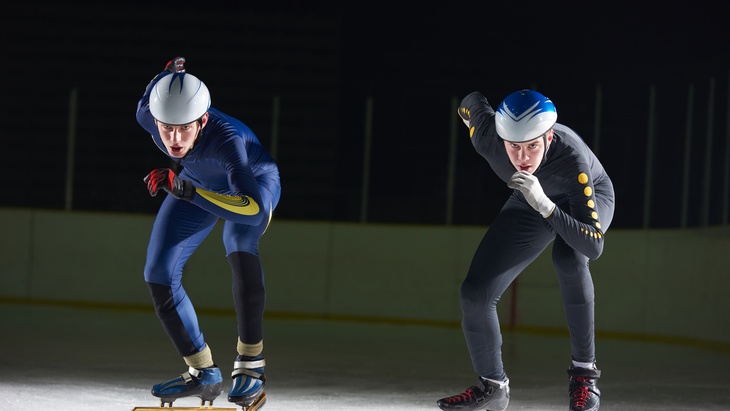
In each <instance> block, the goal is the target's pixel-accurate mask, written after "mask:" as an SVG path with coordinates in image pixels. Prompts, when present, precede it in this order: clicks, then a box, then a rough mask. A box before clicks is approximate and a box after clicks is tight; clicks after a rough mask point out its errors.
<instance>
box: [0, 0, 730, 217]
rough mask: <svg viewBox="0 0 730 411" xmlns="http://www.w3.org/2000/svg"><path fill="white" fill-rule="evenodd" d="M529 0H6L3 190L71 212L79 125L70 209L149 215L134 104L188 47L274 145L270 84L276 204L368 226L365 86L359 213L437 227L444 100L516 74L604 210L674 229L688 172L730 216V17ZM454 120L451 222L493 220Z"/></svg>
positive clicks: (148, 159) (159, 156)
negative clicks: (598, 165)
mask: <svg viewBox="0 0 730 411" xmlns="http://www.w3.org/2000/svg"><path fill="white" fill-rule="evenodd" d="M512 3H514V2H512ZM536 4H539V5H534V4H526V3H519V4H517V3H515V4H511V3H510V2H500V3H490V2H478V3H473V4H470V3H458V2H452V3H451V5H448V6H444V5H437V6H426V5H425V3H414V4H411V5H409V6H407V5H404V4H403V3H396V2H393V3H392V4H385V5H376V4H374V3H362V4H361V5H360V3H353V2H347V3H344V2H343V3H336V2H312V3H311V4H310V3H309V2H300V1H288V2H278V3H276V4H275V5H250V4H249V2H207V3H203V2H200V3H194V4H193V3H188V2H167V3H160V2H149V3H143V2H126V3H108V4H107V3H101V2H99V3H90V2H68V1H66V2H64V1H59V2H55V3H51V4H46V3H36V2H33V1H29V2H21V3H17V4H14V5H13V7H12V8H9V9H5V10H3V13H2V14H1V16H0V33H1V34H2V39H3V52H2V56H3V57H2V60H1V61H2V64H1V65H0V70H1V71H0V78H2V80H3V82H2V84H3V85H2V91H3V93H2V107H0V124H1V125H2V128H1V129H0V130H1V131H0V133H1V134H0V139H1V141H2V147H3V150H2V158H3V159H2V162H1V164H0V172H2V175H3V176H4V183H3V186H4V189H3V190H1V191H0V206H11V207H33V208H50V209H63V208H65V204H66V201H65V200H66V186H67V181H66V175H67V172H66V169H67V165H68V164H69V161H68V158H69V149H68V140H69V139H68V136H69V124H75V136H76V137H75V146H74V149H73V151H72V154H73V156H72V164H73V178H72V186H71V187H72V188H73V197H72V201H71V203H72V207H71V208H72V209H74V210H90V211H105V212H125V213H154V212H155V211H156V210H157V207H158V206H159V202H160V201H161V198H150V197H149V195H148V194H147V192H146V189H145V187H144V184H143V183H142V177H144V175H146V174H147V173H148V172H149V170H150V169H152V168H157V167H163V166H167V165H168V163H169V160H168V158H167V157H166V156H165V155H164V154H163V153H161V152H160V151H159V150H158V149H157V148H156V147H155V146H154V145H153V144H152V142H151V141H150V138H149V136H148V135H147V134H146V133H145V132H144V130H142V128H141V127H139V125H138V124H137V123H136V121H135V117H134V112H135V108H136V102H137V99H138V98H139V97H140V96H141V93H142V92H143V90H144V87H145V86H146V84H147V82H149V80H150V79H151V78H152V77H153V76H154V75H155V74H157V73H158V72H159V71H161V70H162V69H163V68H164V65H165V63H166V62H167V61H168V60H169V59H170V58H172V57H174V56H177V55H182V56H185V57H186V58H187V60H188V64H187V68H188V71H189V72H191V73H193V74H195V75H196V76H198V77H200V78H201V79H202V80H203V81H205V83H206V84H207V85H208V87H209V89H210V90H211V94H212V100H213V105H214V106H215V107H217V108H219V109H221V110H222V111H224V112H226V113H228V114H231V115H233V116H235V117H238V118H240V119H241V120H243V121H244V122H245V123H247V124H248V125H249V126H250V127H251V128H252V129H253V130H254V132H255V133H256V134H257V135H258V137H259V138H260V140H261V141H262V143H263V144H264V146H265V147H267V148H274V147H272V144H273V141H272V133H273V131H274V127H273V121H274V115H273V111H272V107H273V101H274V100H275V99H278V101H280V108H281V111H280V117H279V123H278V140H277V142H276V154H275V157H276V160H277V162H278V164H279V167H280V171H281V177H282V199H281V203H280V205H279V208H278V209H277V211H276V217H277V218H286V219H299V220H330V221H360V218H361V215H362V213H361V212H362V208H361V199H362V184H363V181H364V178H363V172H362V171H363V147H364V136H365V107H366V101H367V99H368V98H371V99H372V102H373V126H372V127H373V128H372V163H371V167H370V170H371V175H370V179H369V185H368V193H369V197H368V201H367V221H370V222H382V223H405V224H411V223H414V224H444V223H446V222H447V218H446V204H447V195H448V193H447V178H448V158H449V157H448V155H449V154H448V153H449V135H450V134H449V133H450V129H451V121H452V117H453V111H452V106H451V104H452V100H456V101H457V102H458V101H460V100H461V98H463V97H464V96H465V95H466V94H468V93H469V92H471V91H475V90H478V91H481V92H482V93H484V94H485V95H486V96H487V98H488V99H489V100H490V102H491V103H492V104H493V105H495V106H496V105H497V104H498V103H499V101H500V100H501V99H502V98H503V97H504V96H506V95H507V94H509V93H510V92H512V91H515V90H518V89H521V88H536V89H538V90H540V91H541V92H543V93H544V94H545V95H547V96H549V97H550V98H551V99H552V100H553V101H554V102H555V104H556V107H557V110H558V114H559V119H558V121H559V122H561V123H563V124H566V125H568V126H570V127H572V128H573V129H575V130H576V131H578V132H579V134H581V135H582V136H583V138H584V139H585V140H586V142H587V143H588V144H589V145H591V147H593V148H594V150H595V151H596V152H597V154H598V156H599V158H600V159H601V161H602V162H603V164H604V166H605V167H606V169H607V170H608V172H609V174H610V175H611V177H612V179H613V181H614V184H615V186H616V195H617V208H616V216H615V219H614V224H613V226H614V227H641V226H651V227H677V226H679V225H680V224H681V218H682V211H681V210H682V208H681V205H682V187H683V185H682V184H683V181H684V178H685V176H686V178H687V179H688V182H689V191H688V208H687V211H688V214H687V221H686V223H687V224H688V225H690V226H697V225H705V224H711V225H712V224H721V223H724V222H726V221H727V217H728V216H727V208H726V206H725V204H726V201H727V198H726V196H727V189H728V188H727V186H728V181H727V168H726V167H727V158H728V139H730V137H728V135H729V134H730V125H728V117H729V116H728V95H729V94H730V86H729V84H728V77H729V76H730V48H729V47H728V40H729V39H730V30H729V29H728V26H729V25H728V24H727V21H726V17H725V16H724V14H723V13H721V12H720V11H719V10H717V9H714V8H708V7H705V6H703V5H701V4H700V3H696V2H695V3H684V4H682V5H671V4H661V5H660V7H651V8H650V7H649V6H636V5H633V6H629V5H623V6H622V5H620V4H617V3H612V4H600V3H596V4H592V5H591V6H590V7H589V6H587V5H582V6H578V7H568V6H557V5H556V2H541V3H536ZM637 4H638V3H637ZM690 87H691V88H692V90H693V95H692V100H691V102H692V104H691V106H690V107H691V109H689V110H688V103H689V101H690V100H689V90H690ZM72 90H73V91H72ZM651 92H653V93H654V96H655V100H654V101H655V110H654V111H653V112H652V111H650V110H649V106H650V93H651ZM72 93H77V94H76V96H77V100H76V101H77V111H76V112H75V113H76V114H75V116H73V119H75V121H72V122H70V118H71V117H70V113H73V111H71V110H70V101H71V95H72ZM597 93H600V94H599V95H600V100H599V101H600V107H601V110H600V122H599V123H598V124H600V128H599V129H598V132H599V135H596V132H595V124H596V122H597V120H598V119H597V118H596V101H597V97H596V96H597ZM652 113H653V115H652ZM688 114H689V116H690V117H691V123H690V125H689V126H688V123H687V121H688ZM458 133H459V134H458V136H459V139H458V142H457V163H456V187H455V203H454V212H453V220H452V221H451V222H452V223H453V224H489V223H490V222H491V219H492V218H493V217H494V215H495V214H496V212H497V211H498V210H499V208H500V207H501V205H502V203H503V202H504V199H505V198H506V196H507V194H508V192H509V190H508V189H507V188H506V187H505V185H504V183H503V182H501V181H500V180H499V179H497V177H496V176H494V175H493V174H492V172H491V170H490V169H489V167H488V165H487V164H486V162H485V161H484V160H483V159H481V157H479V156H478V154H476V152H475V151H474V149H473V148H472V147H471V144H470V142H469V140H468V136H467V131H466V128H465V127H464V126H463V125H462V124H461V123H460V122H459V124H458ZM652 133H653V134H652ZM688 133H690V135H691V141H692V144H691V145H690V146H689V147H685V138H686V136H687V134H688ZM649 135H653V136H654V142H653V144H652V145H651V146H650V149H651V151H650V153H651V154H652V155H651V156H650V157H647V153H648V152H647V145H648V143H649V140H648V136H649ZM685 155H687V156H689V159H690V160H691V167H690V168H689V169H685V168H684V165H683V164H684V163H683V162H684V159H685ZM647 164H650V165H651V167H650V171H651V176H652V179H651V181H650V184H648V185H647V184H646V175H647ZM647 188H648V189H649V193H648V195H646V194H645V190H646V189H647ZM646 199H649V200H648V201H649V203H648V204H647V200H646ZM705 204H707V208H706V209H703V205H705ZM645 207H648V210H649V213H648V217H647V218H648V220H645V219H644V215H645V212H644V209H645ZM704 210H707V211H704ZM703 213H708V214H709V215H708V216H706V217H703Z"/></svg>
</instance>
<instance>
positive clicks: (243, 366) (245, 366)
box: [231, 359, 266, 379]
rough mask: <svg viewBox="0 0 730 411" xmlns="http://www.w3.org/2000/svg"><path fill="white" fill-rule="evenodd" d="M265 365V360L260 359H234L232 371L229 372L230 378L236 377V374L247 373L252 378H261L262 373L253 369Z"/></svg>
mask: <svg viewBox="0 0 730 411" xmlns="http://www.w3.org/2000/svg"><path fill="white" fill-rule="evenodd" d="M265 365H266V361H265V360H263V359H261V360H253V361H235V362H234V363H233V372H232V373H231V378H236V376H238V375H248V376H251V377H253V378H258V379H261V376H262V375H263V374H261V373H259V372H256V371H254V370H255V369H257V368H263V367H264V366H265Z"/></svg>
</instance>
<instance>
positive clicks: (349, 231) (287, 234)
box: [0, 208, 730, 350]
mask: <svg viewBox="0 0 730 411" xmlns="http://www.w3.org/2000/svg"><path fill="white" fill-rule="evenodd" d="M153 219H154V216H152V215H126V214H112V213H91V212H65V211H53V210H29V209H15V208H0V227H2V229H0V303H28V304H34V303H38V304H48V303H51V304H70V305H80V304H83V305H88V306H90V307H95V306H111V307H116V306H118V307H119V308H132V309H137V308H141V309H150V310H151V309H152V308H151V301H150V297H149V294H148V292H147V287H146V285H145V283H144V279H143V274H142V271H143V267H144V258H145V251H146V247H147V241H148V238H149V233H150V229H151V227H152V221H153ZM221 227H222V225H221V224H220V223H219V225H218V226H217V227H216V228H215V229H214V231H213V232H212V233H211V235H210V236H209V237H208V238H207V239H206V240H205V241H204V243H203V244H202V245H201V247H200V248H199V249H198V251H197V252H196V253H195V254H194V255H193V257H192V258H191V260H190V262H189V263H188V266H187V268H186V272H185V276H184V280H183V283H184V285H185V288H186V290H187V292H188V294H189V295H190V297H191V298H192V300H193V303H194V304H195V306H196V308H197V309H198V310H199V311H201V312H203V311H205V310H210V311H215V312H221V311H223V312H230V313H233V302H232V300H231V286H230V284H231V278H230V268H229V267H228V263H227V260H226V258H225V251H224V249H223V245H222V242H221V239H220V238H221V232H222V230H221ZM486 229H487V227H459V226H456V227H447V226H416V225H384V224H357V223H331V222H302V221H289V220H277V219H276V218H274V220H273V221H272V224H271V226H270V227H269V229H268V231H267V232H266V234H265V235H264V237H263V238H262V239H261V244H260V253H261V258H262V261H263V265H264V271H265V273H266V287H267V303H266V310H267V311H266V312H267V315H272V316H273V315H280V316H291V317H298V316H301V317H320V318H321V317H329V318H342V319H353V320H363V321H380V320H383V321H393V322H401V323H422V324H434V325H447V326H455V327H458V325H459V322H460V317H461V314H460V307H459V287H460V284H461V280H462V278H463V277H464V275H465V274H466V271H467V269H468V266H469V263H470V260H471V256H472V253H473V252H474V249H475V248H476V246H477V244H478V243H479V241H480V239H481V237H482V235H483V233H484V231H485V230H486ZM728 254H730V227H728V226H724V227H710V228H702V229H685V230H680V229H676V230H675V229H671V230H660V229H657V230H622V229H612V230H609V232H608V233H607V234H606V246H605V250H604V254H603V256H602V257H601V258H600V259H599V260H597V261H594V262H592V263H591V270H592V272H593V279H594V283H595V287H596V298H597V306H596V310H597V311H596V329H597V332H598V333H599V334H600V335H604V336H613V337H619V338H638V339H646V340H651V341H666V342H685V343H691V344H700V345H709V346H712V347H715V348H720V349H722V350H730V316H728V315H727V313H730V298H728V290H730V265H729V264H728V262H727V258H726V257H727V256H728ZM512 291H513V290H512V289H510V290H508V291H507V293H505V295H504V296H503V298H502V300H501V302H500V306H499V309H500V318H501V320H502V323H503V325H504V326H505V327H511V326H514V327H515V329H518V330H519V329H523V330H533V331H537V332H548V333H550V332H567V331H566V330H567V328H566V325H565V321H564V318H563V312H562V306H561V303H560V294H559V290H558V285H557V281H556V278H555V273H554V270H553V268H552V264H551V258H550V252H549V250H547V251H546V252H545V253H543V255H542V256H541V257H540V258H538V260H537V261H535V263H533V264H532V265H531V266H530V267H529V268H528V269H527V270H526V271H525V272H524V273H523V274H522V276H520V278H519V280H518V284H517V287H516V290H514V291H516V298H515V299H514V301H513V298H512V297H513V293H512ZM513 302H514V305H513ZM513 307H514V311H513V310H512V308H513ZM513 313H514V314H515V315H514V316H513V315H512V314H513Z"/></svg>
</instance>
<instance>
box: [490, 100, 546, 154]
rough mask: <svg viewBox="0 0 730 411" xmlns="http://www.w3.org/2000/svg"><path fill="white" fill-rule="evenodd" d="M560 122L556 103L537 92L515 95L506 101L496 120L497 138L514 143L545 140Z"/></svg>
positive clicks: (498, 110) (500, 106) (501, 106)
mask: <svg viewBox="0 0 730 411" xmlns="http://www.w3.org/2000/svg"><path fill="white" fill-rule="evenodd" d="M557 120H558V112H557V111H556V110H555V105H553V102H552V101H550V99H549V98H547V97H545V96H543V95H542V94H540V93H538V92H537V91H533V90H521V91H515V92H514V93H512V94H510V95H508V96H507V97H505V98H504V100H502V104H500V105H499V108H498V109H497V113H496V116H495V123H496V126H497V134H499V136H500V137H502V138H503V139H504V140H506V141H509V142H512V143H524V142H526V141H530V140H534V139H536V138H538V137H540V136H542V135H543V134H545V133H546V132H547V131H548V130H550V128H552V126H553V125H554V124H555V122H556V121H557Z"/></svg>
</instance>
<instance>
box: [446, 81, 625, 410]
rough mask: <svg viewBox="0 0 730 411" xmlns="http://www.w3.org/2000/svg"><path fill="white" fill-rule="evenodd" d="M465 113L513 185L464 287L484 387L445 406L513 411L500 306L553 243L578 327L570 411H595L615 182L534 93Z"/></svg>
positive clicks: (466, 322)
mask: <svg viewBox="0 0 730 411" xmlns="http://www.w3.org/2000/svg"><path fill="white" fill-rule="evenodd" d="M458 113H459V115H460V116H461V118H462V120H463V121H464V123H465V124H466V126H467V128H468V129H469V137H470V139H471V142H472V144H473V146H474V148H475V149H476V151H477V152H478V153H479V154H480V155H481V156H482V157H484V158H485V159H486V160H487V162H488V163H489V165H490V166H491V168H492V170H493V171H494V172H495V173H496V174H497V176H498V177H499V178H501V179H502V180H503V181H504V182H505V183H507V186H508V187H510V188H512V189H514V191H513V192H512V194H511V195H510V197H509V198H508V199H507V201H506V203H505V204H504V206H503V207H502V209H501V211H500V212H499V213H498V215H497V217H496V218H495V220H494V221H493V222H492V224H491V225H490V226H489V228H488V230H487V232H486V234H485V235H484V238H483V239H482V241H481V243H480V244H479V246H478V247H477V250H476V252H475V254H474V257H473V259H472V262H471V265H470V267H469V271H468V273H467V275H466V278H465V279H464V281H463V283H462V285H461V309H462V330H463V333H464V338H465V340H466V343H467V347H468V350H469V355H470V357H471V360H472V364H473V367H474V371H475V372H476V374H477V377H478V382H477V384H476V385H474V386H472V387H469V388H468V389H467V390H466V391H465V392H463V393H461V394H458V395H455V396H452V397H447V398H442V399H440V400H438V401H437V404H438V406H439V407H440V408H441V409H444V410H492V411H501V410H505V409H507V406H508V404H509V398H510V390H509V379H508V376H507V372H506V371H505V368H504V364H503V362H502V351H501V346H502V335H501V332H500V324H499V319H498V318H497V302H498V301H499V299H500V297H501V296H502V294H503V293H504V292H505V290H506V289H507V288H508V287H509V285H510V284H511V283H512V282H513V281H514V280H515V279H516V278H517V276H518V275H519V274H520V273H521V272H522V271H523V270H524V269H525V268H526V267H527V266H528V265H529V264H531V263H532V262H533V261H534V260H535V259H536V258H537V257H538V256H539V255H540V254H541V253H542V252H543V251H544V250H545V249H546V248H547V247H548V245H550V243H553V247H552V261H553V265H554V267H555V271H556V273H557V278H558V282H559V285H560V292H561V296H562V303H563V309H564V312H565V316H566V319H567V323H568V329H569V331H570V347H571V357H572V358H571V363H570V365H569V368H568V394H569V403H570V408H569V409H570V410H571V411H595V410H598V407H599V403H600V391H599V390H598V388H597V386H596V383H597V380H598V378H599V377H600V376H601V372H600V370H599V369H598V368H597V366H596V353H595V330H594V289H593V280H592V278H591V273H590V270H589V261H590V260H595V259H597V258H598V257H599V256H600V255H601V254H602V252H603V242H604V235H605V232H606V230H607V229H608V227H609V225H610V224H611V220H612V219H613V214H614V190H613V184H612V183H611V179H610V178H609V177H608V175H607V174H606V171H605V170H604V168H603V166H602V165H601V163H600V162H599V160H598V159H597V158H596V156H595V154H594V153H593V152H592V151H591V150H590V148H589V147H588V146H587V145H586V144H585V143H584V141H583V140H582V139H581V137H580V136H579V135H578V134H577V133H576V132H575V131H573V130H571V129H570V128H568V127H566V126H565V125H562V124H560V123H557V122H556V121H557V111H556V109H555V106H554V104H553V102H552V101H551V100H550V99H548V98H547V97H545V96H544V95H542V94H540V93H538V92H536V91H532V90H520V91H517V92H514V93H512V94H510V95H508V96H507V97H506V98H505V99H504V100H503V101H502V102H501V104H500V105H499V107H498V108H497V111H496V113H495V111H494V109H492V107H491V106H490V105H489V102H488V101H487V99H486V98H485V97H484V96H483V95H482V94H481V93H479V92H473V93H471V94H469V95H468V96H466V97H465V98H464V99H463V100H462V102H461V104H460V106H459V108H458Z"/></svg>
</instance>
